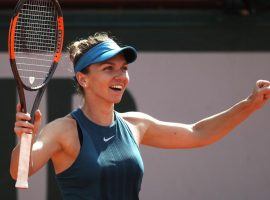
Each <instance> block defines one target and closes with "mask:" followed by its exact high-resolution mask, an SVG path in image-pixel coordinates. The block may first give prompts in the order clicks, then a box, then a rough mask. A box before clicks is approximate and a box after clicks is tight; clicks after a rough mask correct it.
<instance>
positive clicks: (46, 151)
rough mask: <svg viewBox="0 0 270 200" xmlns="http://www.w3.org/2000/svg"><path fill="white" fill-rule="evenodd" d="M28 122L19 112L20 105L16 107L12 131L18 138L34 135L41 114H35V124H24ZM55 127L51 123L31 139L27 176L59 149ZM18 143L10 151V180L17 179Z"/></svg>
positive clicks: (25, 115)
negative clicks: (23, 135)
mask: <svg viewBox="0 0 270 200" xmlns="http://www.w3.org/2000/svg"><path fill="white" fill-rule="evenodd" d="M26 120H30V116H29V115H27V114H24V113H21V112H20V105H18V106H17V114H16V123H15V128H14V131H15V133H16V135H17V136H18V137H20V136H21V134H22V133H23V132H25V133H29V134H32V133H33V134H34V135H36V134H37V132H38V129H39V126H40V122H41V114H40V112H39V111H37V112H36V113H35V122H34V124H30V123H28V122H26ZM56 132H57V125H55V123H51V124H49V125H47V126H46V127H45V128H44V129H43V130H42V131H41V132H40V134H38V135H37V137H33V138H34V139H33V146H32V151H31V158H30V165H29V168H30V169H29V176H31V175H32V174H33V173H35V172H36V171H37V170H38V169H40V168H41V167H42V166H43V165H45V164H46V163H47V161H48V160H49V159H50V158H51V157H52V155H53V154H54V153H55V152H57V151H59V150H60V149H61V146H60V143H59V142H58V138H57V137H58V134H57V133H56ZM19 150H20V143H18V144H17V145H16V147H15V148H14V149H13V151H12V155H11V163H10V174H11V176H12V178H14V179H16V178H17V170H18V160H19Z"/></svg>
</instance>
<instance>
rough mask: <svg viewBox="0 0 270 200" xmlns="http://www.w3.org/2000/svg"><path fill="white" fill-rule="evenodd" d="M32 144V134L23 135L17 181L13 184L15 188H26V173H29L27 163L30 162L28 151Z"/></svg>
mask: <svg viewBox="0 0 270 200" xmlns="http://www.w3.org/2000/svg"><path fill="white" fill-rule="evenodd" d="M31 143H32V134H26V133H23V134H22V136H21V145H20V154H19V164H18V174H17V181H16V184H15V187H16V188H24V189H26V188H28V173H29V162H30V151H31Z"/></svg>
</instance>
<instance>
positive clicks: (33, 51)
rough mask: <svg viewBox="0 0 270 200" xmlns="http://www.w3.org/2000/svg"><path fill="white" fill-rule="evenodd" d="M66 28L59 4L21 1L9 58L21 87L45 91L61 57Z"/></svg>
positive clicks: (50, 0) (13, 24) (12, 29)
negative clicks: (43, 89)
mask: <svg viewBox="0 0 270 200" xmlns="http://www.w3.org/2000/svg"><path fill="white" fill-rule="evenodd" d="M63 36H64V25H63V17H62V12H61V8H60V6H59V3H58V2H57V0H21V1H19V2H18V3H17V6H16V8H15V10H14V15H13V17H12V19H11V23H10V29H9V41H8V44H9V56H10V62H11V67H12V71H13V74H14V77H15V79H16V80H17V85H20V86H21V87H23V88H24V89H26V90H30V91H31V90H38V89H39V88H41V87H43V86H44V85H45V84H46V83H47V82H48V81H49V79H50V78H51V77H52V74H53V73H54V71H55V68H56V66H57V63H58V61H59V60H60V57H61V52H62V46H63Z"/></svg>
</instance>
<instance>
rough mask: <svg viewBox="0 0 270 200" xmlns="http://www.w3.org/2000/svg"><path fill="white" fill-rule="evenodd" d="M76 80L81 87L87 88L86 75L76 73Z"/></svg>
mask: <svg viewBox="0 0 270 200" xmlns="http://www.w3.org/2000/svg"><path fill="white" fill-rule="evenodd" d="M76 79H77V81H78V83H79V84H80V86H82V87H83V88H84V87H87V77H86V75H85V74H83V73H81V72H77V73H76Z"/></svg>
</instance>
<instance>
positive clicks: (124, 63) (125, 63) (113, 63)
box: [99, 61, 127, 66]
mask: <svg viewBox="0 0 270 200" xmlns="http://www.w3.org/2000/svg"><path fill="white" fill-rule="evenodd" d="M104 64H110V65H116V63H115V62H111V61H104V62H101V63H100V65H99V66H102V65H104ZM122 65H127V62H126V61H124V62H123V63H122Z"/></svg>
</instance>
